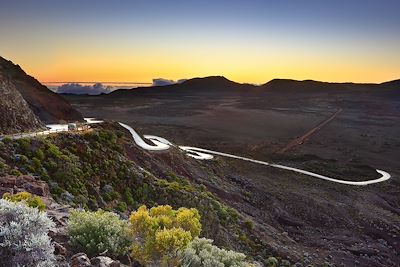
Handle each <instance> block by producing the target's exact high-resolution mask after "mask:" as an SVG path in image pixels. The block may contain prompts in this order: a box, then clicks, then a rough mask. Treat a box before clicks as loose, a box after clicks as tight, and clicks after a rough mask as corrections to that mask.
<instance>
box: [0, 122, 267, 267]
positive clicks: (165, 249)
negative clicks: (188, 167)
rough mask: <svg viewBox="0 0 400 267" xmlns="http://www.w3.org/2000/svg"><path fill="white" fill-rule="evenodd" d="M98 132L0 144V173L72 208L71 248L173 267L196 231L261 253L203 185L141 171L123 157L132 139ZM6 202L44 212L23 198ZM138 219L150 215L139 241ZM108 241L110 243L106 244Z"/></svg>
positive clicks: (228, 210)
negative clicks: (39, 183)
mask: <svg viewBox="0 0 400 267" xmlns="http://www.w3.org/2000/svg"><path fill="white" fill-rule="evenodd" d="M101 127H104V128H99V129H95V130H94V131H91V132H87V133H84V134H81V135H76V134H59V135H54V136H47V137H39V138H32V139H19V140H3V141H0V176H1V175H14V176H19V175H32V176H34V177H36V178H37V179H41V180H44V181H46V182H47V183H48V185H49V188H50V192H51V194H52V197H53V198H54V199H55V200H56V201H57V202H58V203H62V204H68V205H71V206H72V207H75V208H77V211H74V212H73V213H72V214H71V219H70V222H69V224H68V225H69V226H68V227H69V231H70V232H69V233H70V236H71V239H70V244H71V246H72V247H73V248H74V250H75V251H77V252H78V251H79V252H85V253H87V254H88V255H89V256H95V255H98V254H102V255H109V256H112V257H120V256H122V255H126V254H130V255H131V256H132V257H133V258H134V259H136V260H137V261H139V262H142V263H144V264H148V265H151V264H152V263H153V262H158V263H159V264H166V265H171V264H175V263H176V262H177V261H179V258H178V257H177V255H178V251H183V250H184V249H185V248H186V247H187V246H188V245H189V244H190V242H191V241H192V240H193V239H194V238H196V237H198V236H199V235H200V233H201V234H202V236H204V237H208V238H210V237H213V238H215V239H216V241H217V242H218V244H221V245H223V246H225V247H226V248H229V249H234V250H241V251H244V252H246V253H251V254H250V255H258V253H259V252H260V251H261V250H263V247H262V246H255V245H254V241H253V240H254V239H253V238H252V237H251V236H247V232H249V231H251V229H252V225H251V223H250V222H248V223H245V225H246V226H248V227H247V228H248V229H243V227H242V226H243V222H241V221H240V219H239V215H238V213H237V211H236V210H235V209H233V208H231V207H229V206H227V205H225V204H224V203H222V202H221V201H220V200H219V199H218V198H217V197H215V196H214V195H213V194H212V193H210V192H209V191H208V190H207V188H206V187H205V186H204V185H199V184H196V183H194V182H192V181H190V180H189V179H188V178H186V177H183V176H180V175H177V174H176V173H174V172H172V171H166V172H165V173H159V172H158V173H157V172H149V171H147V170H146V169H144V168H143V167H142V166H144V165H145V164H144V165H142V164H140V162H139V163H135V162H134V161H132V160H130V159H129V157H128V155H127V153H128V152H127V150H126V146H129V143H128V142H129V140H130V139H127V138H125V136H124V134H123V133H122V132H121V131H119V130H116V129H115V128H112V126H107V125H105V126H101ZM107 127H109V128H112V129H111V130H110V129H109V128H107ZM137 153H141V151H140V150H139V151H137ZM149 160H150V161H151V160H153V159H152V158H150V159H149ZM152 171H153V170H152ZM154 173H156V175H154ZM5 197H6V198H8V199H10V200H12V201H19V199H21V200H22V199H24V200H23V201H24V202H25V203H27V204H28V205H32V206H36V207H37V208H38V209H41V210H43V209H44V208H45V207H44V206H42V205H41V204H40V202H38V203H36V202H37V199H36V198H35V197H34V196H33V198H32V196H28V195H26V194H25V193H24V194H21V195H18V196H12V195H6V196H5ZM35 203H36V204H35ZM143 205H145V206H147V207H153V208H150V209H147V208H145V207H144V206H143ZM160 205H161V206H160ZM180 207H188V208H180ZM98 209H101V211H98ZM132 211H134V212H133V214H132V215H131V218H130V220H129V221H124V220H122V219H120V217H121V218H128V217H129V215H130V213H131V212H132ZM161 211H162V212H161ZM157 212H160V213H161V214H162V216H161V215H160V216H158V215H157ZM163 212H165V214H164V213H163ZM117 214H118V215H117ZM140 214H142V215H143V214H148V216H149V218H150V220H151V221H152V222H153V224H152V228H151V231H150V230H149V232H148V233H147V234H146V235H145V236H143V235H138V233H139V232H138V230H135V226H134V225H135V223H134V222H135V219H134V218H135V216H139V215H140ZM139 217H140V216H139ZM110 221H112V222H113V223H109V222H110ZM106 222H108V223H106ZM129 224H130V226H129V227H128V228H129V232H130V233H128V234H127V233H126V226H127V225H129ZM137 225H140V224H137ZM137 227H139V226H137ZM135 231H136V235H135V234H133V233H135ZM110 236H112V237H113V239H112V240H108V238H109V237H110ZM139 245H141V246H139Z"/></svg>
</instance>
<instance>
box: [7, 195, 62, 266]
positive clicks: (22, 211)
mask: <svg viewBox="0 0 400 267" xmlns="http://www.w3.org/2000/svg"><path fill="white" fill-rule="evenodd" d="M54 226H55V225H54V223H53V222H52V221H51V220H50V219H49V218H48V217H47V214H46V213H45V212H41V211H39V210H38V209H37V208H32V207H28V206H27V205H25V204H24V203H23V202H10V201H8V200H5V199H0V266H10V267H11V266H40V267H45V266H55V264H54V262H55V256H54V254H53V251H54V248H53V246H52V245H51V240H50V237H49V236H48V232H49V230H50V229H51V228H53V227H54Z"/></svg>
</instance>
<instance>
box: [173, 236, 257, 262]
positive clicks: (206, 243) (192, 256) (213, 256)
mask: <svg viewBox="0 0 400 267" xmlns="http://www.w3.org/2000/svg"><path fill="white" fill-rule="evenodd" d="M212 243H213V240H211V239H206V238H195V239H193V241H192V242H191V243H190V244H189V246H188V247H187V248H186V249H185V250H184V251H182V252H181V255H180V257H181V263H182V267H250V266H254V265H253V264H251V263H249V262H246V255H244V254H243V253H238V252H235V251H232V250H225V249H221V248H219V247H217V246H214V245H213V244H212Z"/></svg>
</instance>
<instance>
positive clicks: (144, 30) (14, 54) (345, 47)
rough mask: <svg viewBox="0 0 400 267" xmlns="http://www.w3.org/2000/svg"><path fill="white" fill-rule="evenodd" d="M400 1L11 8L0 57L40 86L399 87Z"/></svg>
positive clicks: (85, 2) (85, 0)
mask: <svg viewBox="0 0 400 267" xmlns="http://www.w3.org/2000/svg"><path fill="white" fill-rule="evenodd" d="M399 10H400V1H378V0H377V1H370V0H364V1H360V0H356V1H342V0H338V1H330V0H326V1H322V0H321V1H301V0H297V1H295V0H293V1H285V0H284V1H196V2H195V1H99V0H97V1H93V0H81V1H76V0H72V1H71V0H69V1H55V0H44V1H40V0H38V1H32V0H30V1H28V0H25V1H22V0H20V1H15V0H14V1H8V0H1V6H0V36H1V42H0V55H1V56H3V57H5V58H7V59H11V60H12V61H14V62H16V63H18V64H20V65H21V66H22V67H23V68H24V69H25V70H26V71H27V72H28V73H30V74H32V75H33V76H35V77H37V78H38V79H39V80H40V81H43V82H49V81H141V82H148V81H151V79H152V78H157V77H163V78H167V79H180V78H190V77H197V76H208V75H224V76H226V77H227V78H230V79H232V80H235V81H238V82H252V83H263V82H266V81H268V80H270V79H273V78H293V79H315V80H325V81H354V82H382V81H386V80H391V79H398V78H400V15H399Z"/></svg>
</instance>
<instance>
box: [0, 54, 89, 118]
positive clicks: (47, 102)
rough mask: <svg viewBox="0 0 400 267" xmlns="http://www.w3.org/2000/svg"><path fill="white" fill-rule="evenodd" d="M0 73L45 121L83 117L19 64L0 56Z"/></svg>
mask: <svg viewBox="0 0 400 267" xmlns="http://www.w3.org/2000/svg"><path fill="white" fill-rule="evenodd" d="M0 75H2V76H3V77H8V78H9V79H10V80H11V81H12V82H13V84H14V86H15V88H16V89H17V90H18V92H19V93H20V94H21V96H22V97H23V99H25V101H26V102H27V103H28V105H29V107H30V109H31V110H32V111H33V113H34V114H35V115H36V116H37V117H39V119H40V120H41V121H43V122H45V123H57V122H60V121H82V120H83V117H82V114H80V113H79V112H78V111H77V110H76V109H74V108H73V107H72V106H71V105H70V104H69V103H68V101H67V100H65V99H64V98H62V97H61V96H59V95H58V94H56V93H54V92H52V91H50V90H49V89H48V88H47V87H46V86H44V85H42V84H41V83H40V82H39V81H37V80H36V79H35V78H33V77H31V76H29V75H27V74H26V73H25V72H24V71H23V70H22V69H21V67H20V66H18V65H14V64H13V63H12V62H11V61H8V60H6V59H4V58H2V57H0Z"/></svg>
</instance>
